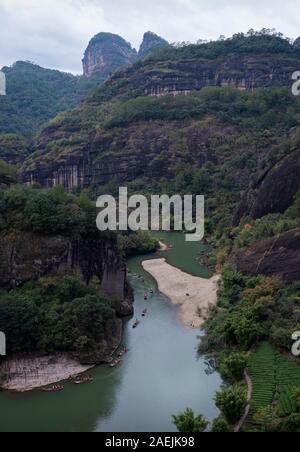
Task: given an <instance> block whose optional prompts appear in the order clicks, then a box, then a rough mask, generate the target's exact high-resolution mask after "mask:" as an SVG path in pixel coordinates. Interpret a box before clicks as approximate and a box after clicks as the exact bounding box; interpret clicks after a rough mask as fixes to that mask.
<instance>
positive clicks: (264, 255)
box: [233, 229, 300, 284]
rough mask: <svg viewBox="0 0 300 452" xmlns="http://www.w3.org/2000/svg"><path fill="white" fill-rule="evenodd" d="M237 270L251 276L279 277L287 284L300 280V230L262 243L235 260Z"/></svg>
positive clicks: (241, 253)
mask: <svg viewBox="0 0 300 452" xmlns="http://www.w3.org/2000/svg"><path fill="white" fill-rule="evenodd" d="M233 264H234V266H235V267H236V269H237V270H238V271H240V272H242V273H245V274H247V275H249V276H258V275H265V276H278V277H280V278H281V279H282V280H283V282H284V283H285V284H291V283H293V282H296V281H299V280H300V229H294V230H292V231H288V232H286V233H283V234H280V235H278V236H276V237H273V238H272V239H269V240H265V241H262V242H260V243H258V244H257V245H255V246H254V247H253V248H251V249H250V250H248V251H246V252H238V253H237V254H236V255H235V256H234V258H233Z"/></svg>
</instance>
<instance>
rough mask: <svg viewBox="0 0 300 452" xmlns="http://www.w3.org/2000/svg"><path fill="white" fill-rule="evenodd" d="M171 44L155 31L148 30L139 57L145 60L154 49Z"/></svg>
mask: <svg viewBox="0 0 300 452" xmlns="http://www.w3.org/2000/svg"><path fill="white" fill-rule="evenodd" d="M169 45H170V44H169V43H168V41H166V40H165V39H163V38H161V37H160V36H158V35H156V34H155V33H152V32H151V31H148V32H147V33H145V34H144V38H143V42H142V44H141V46H140V49H139V53H138V58H139V60H144V59H145V58H147V57H148V56H149V55H151V53H152V52H153V50H155V49H161V48H164V47H168V46H169Z"/></svg>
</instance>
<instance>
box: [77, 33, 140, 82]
mask: <svg viewBox="0 0 300 452" xmlns="http://www.w3.org/2000/svg"><path fill="white" fill-rule="evenodd" d="M136 60H137V52H136V50H134V49H133V48H132V47H131V45H130V44H129V43H128V42H126V41H125V40H124V39H123V38H121V37H120V36H118V35H114V34H111V33H99V34H98V35H96V36H94V38H93V39H92V40H91V41H90V43H89V45H88V47H87V49H86V51H85V54H84V58H83V60H82V64H83V73H84V75H85V76H86V77H90V76H91V75H94V74H97V75H99V76H101V77H103V78H107V77H108V76H109V75H110V74H111V73H112V72H114V71H116V70H117V69H121V68H123V67H124V66H130V65H131V64H133V63H134V62H135V61H136Z"/></svg>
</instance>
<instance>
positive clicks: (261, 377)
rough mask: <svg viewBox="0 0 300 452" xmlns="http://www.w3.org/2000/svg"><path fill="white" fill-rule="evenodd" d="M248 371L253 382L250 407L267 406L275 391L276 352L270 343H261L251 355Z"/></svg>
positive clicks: (271, 401)
mask: <svg viewBox="0 0 300 452" xmlns="http://www.w3.org/2000/svg"><path fill="white" fill-rule="evenodd" d="M249 373H250V376H251V378H252V382H253V394H252V408H253V409H254V410H255V411H257V410H261V409H264V408H267V407H268V406H270V405H271V404H272V403H273V400H274V396H275V393H276V352H275V349H274V348H273V347H272V346H271V345H270V344H268V343H264V344H262V345H261V346H260V347H259V348H258V349H257V351H256V352H255V353H253V354H252V355H251V357H250V360H249Z"/></svg>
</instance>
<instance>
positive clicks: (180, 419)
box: [172, 408, 209, 433]
mask: <svg viewBox="0 0 300 452" xmlns="http://www.w3.org/2000/svg"><path fill="white" fill-rule="evenodd" d="M172 419H173V423H174V424H175V425H176V427H177V430H178V431H179V432H181V433H203V432H205V430H206V429H207V427H208V425H209V423H208V421H207V420H206V419H205V418H204V417H203V416H202V415H199V416H195V414H194V412H193V410H191V409H190V408H188V409H187V410H186V411H185V412H184V413H182V414H179V415H178V416H172Z"/></svg>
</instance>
